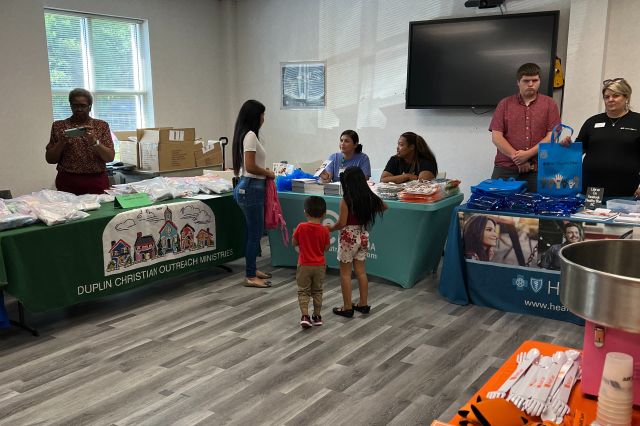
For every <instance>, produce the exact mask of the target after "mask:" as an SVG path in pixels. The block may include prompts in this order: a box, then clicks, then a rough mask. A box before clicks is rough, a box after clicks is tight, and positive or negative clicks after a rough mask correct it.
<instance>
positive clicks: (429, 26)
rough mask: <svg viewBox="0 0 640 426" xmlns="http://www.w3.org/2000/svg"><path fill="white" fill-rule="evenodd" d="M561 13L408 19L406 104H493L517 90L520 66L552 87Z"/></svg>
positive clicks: (547, 88) (542, 90) (543, 88)
mask: <svg viewBox="0 0 640 426" xmlns="http://www.w3.org/2000/svg"><path fill="white" fill-rule="evenodd" d="M558 16H559V13H558V11H550V12H538V13H521V14H513V15H495V16H483V17H478V18H459V19H439V20H432V21H420V22H410V23H409V61H408V68H407V91H406V108H446V107H493V106H496V105H497V104H498V102H499V101H500V99H502V98H504V97H505V96H509V95H512V94H514V93H516V92H517V90H518V89H517V86H516V72H517V70H518V67H520V65H522V64H524V63H527V62H534V63H536V64H538V65H540V68H541V73H540V79H541V84H540V93H544V94H548V95H551V93H552V91H553V72H554V69H553V68H554V67H553V65H554V60H555V57H556V42H557V33H558Z"/></svg>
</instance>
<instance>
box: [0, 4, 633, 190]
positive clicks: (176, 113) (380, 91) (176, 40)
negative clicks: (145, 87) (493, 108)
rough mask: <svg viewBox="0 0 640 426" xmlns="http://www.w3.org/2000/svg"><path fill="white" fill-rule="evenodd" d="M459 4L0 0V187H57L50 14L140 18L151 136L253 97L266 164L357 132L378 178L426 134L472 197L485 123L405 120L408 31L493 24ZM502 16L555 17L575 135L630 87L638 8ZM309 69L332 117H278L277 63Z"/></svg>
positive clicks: (483, 172)
mask: <svg viewBox="0 0 640 426" xmlns="http://www.w3.org/2000/svg"><path fill="white" fill-rule="evenodd" d="M463 3H464V2H463V1H462V0H460V1H450V0H439V1H436V0H434V1H425V0H348V1H347V0H190V1H188V2H178V1H174V0H136V1H129V0H111V1H108V2H107V1H98V0H1V1H0V40H1V41H2V42H1V43H0V57H1V58H2V59H3V65H2V73H0V89H1V90H2V93H3V95H4V96H3V101H4V102H2V103H1V104H0V126H1V128H2V130H3V131H2V133H1V134H0V147H1V151H0V152H1V153H2V155H0V189H4V188H8V189H11V190H12V191H13V192H14V194H23V193H27V192H30V191H33V190H37V189H40V188H43V187H52V184H53V178H54V176H55V167H54V166H51V165H48V164H46V162H45V161H44V146H45V145H46V143H47V142H48V138H49V130H50V125H51V120H52V112H51V92H50V88H49V75H48V68H47V67H48V65H47V51H46V42H45V35H44V18H43V7H44V6H48V7H56V8H61V9H71V10H78V11H85V12H93V13H104V14H111V15H117V16H126V17H133V18H140V19H146V20H148V24H149V37H150V40H149V42H150V49H151V61H152V69H153V75H152V78H153V97H154V106H155V119H156V124H157V125H175V126H191V127H195V128H196V130H197V133H198V136H202V137H204V138H217V137H218V136H222V135H227V136H229V137H230V136H231V135H232V130H233V121H234V119H235V115H236V113H237V111H238V108H239V106H240V105H241V103H242V102H243V101H244V100H246V99H249V98H256V99H259V100H261V101H262V102H264V103H265V104H266V105H267V108H268V109H267V121H266V123H265V126H264V128H263V134H264V136H265V137H266V139H267V144H268V156H269V158H268V161H269V162H272V161H276V160H283V159H286V160H289V161H294V162H295V161H298V162H307V161H310V160H313V159H320V158H325V157H326V156H327V155H328V154H329V153H330V152H333V151H335V150H337V141H338V135H339V134H340V132H341V131H342V130H344V129H347V128H354V129H356V130H357V131H358V132H359V133H360V135H361V139H362V142H363V144H364V147H365V151H366V152H367V153H368V154H369V156H370V157H371V159H372V164H373V167H383V166H384V164H385V162H386V161H387V159H388V158H389V156H391V155H392V154H393V153H394V150H395V144H396V141H397V138H398V135H399V134H400V133H402V132H404V131H408V130H411V131H415V132H418V133H420V134H423V135H424V136H426V139H427V141H428V143H429V145H430V146H431V147H432V149H433V150H434V152H435V153H436V156H437V158H438V162H439V165H440V168H441V169H442V170H445V171H447V173H448V176H450V177H458V178H461V179H462V180H463V189H464V190H465V192H467V193H468V186H469V185H472V184H475V183H476V182H479V181H480V180H482V179H484V178H486V177H487V176H488V175H489V173H490V171H491V168H492V164H493V155H494V152H495V150H494V148H493V145H492V144H491V142H490V139H489V132H488V131H487V127H488V124H489V120H490V118H491V117H490V116H491V113H489V114H486V115H481V116H476V115H473V114H471V113H470V112H469V111H465V110H405V109H404V86H405V74H406V62H407V41H408V35H407V31H408V22H409V21H412V20H423V19H436V18H443V17H464V16H476V15H487V14H495V13H499V11H498V9H486V10H479V9H467V8H465V7H464V6H463ZM507 10H508V13H519V12H533V11H542V10H560V29H559V41H558V54H559V56H560V57H561V58H562V59H563V64H564V65H565V67H566V81H567V82H566V88H565V97H564V108H563V120H564V121H565V122H567V123H568V124H570V125H573V126H575V127H576V128H579V127H580V125H581V124H582V122H583V121H584V120H585V119H586V118H587V117H589V116H590V115H593V114H595V113H597V112H599V111H601V110H602V102H601V100H600V91H599V89H600V82H601V81H602V80H603V79H604V78H608V77H618V76H624V77H627V78H628V79H629V81H630V82H631V84H632V86H633V85H635V86H636V87H639V86H638V85H640V66H639V65H640V64H639V62H640V56H639V55H637V53H638V52H637V51H638V48H637V43H636V40H638V38H639V36H640V27H639V26H638V25H637V22H638V21H640V2H637V1H636V0H507ZM569 11H571V13H570V14H569ZM567 40H568V41H567ZM316 59H322V60H326V61H327V64H328V76H327V79H328V87H327V102H328V107H327V108H326V109H325V110H323V111H319V112H318V111H282V110H280V108H279V105H280V98H279V95H280V83H279V81H280V80H279V64H280V62H283V61H292V60H316ZM473 77H474V76H473V75H472V74H470V75H469V80H468V81H465V82H461V84H464V85H467V86H468V87H469V90H473V87H474V85H477V84H482V82H481V81H476V80H475V79H474V78H473ZM514 91H515V83H514ZM576 130H577V129H576ZM228 153H230V150H228ZM228 158H229V156H228ZM227 164H230V159H229V160H228V161H227Z"/></svg>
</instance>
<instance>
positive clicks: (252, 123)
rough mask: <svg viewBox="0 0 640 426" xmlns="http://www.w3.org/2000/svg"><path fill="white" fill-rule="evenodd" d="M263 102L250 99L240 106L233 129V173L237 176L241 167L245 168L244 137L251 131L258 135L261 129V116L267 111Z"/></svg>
mask: <svg viewBox="0 0 640 426" xmlns="http://www.w3.org/2000/svg"><path fill="white" fill-rule="evenodd" d="M265 109H266V108H265V107H264V105H262V103H260V102H258V101H256V100H253V99H249V100H248V101H246V102H245V103H244V104H242V107H241V108H240V112H238V118H237V119H236V127H235V129H234V130H233V145H232V150H233V173H234V174H235V175H236V176H237V175H238V174H239V173H240V169H241V168H243V162H244V137H245V136H246V135H247V133H249V132H253V133H255V134H256V136H258V132H259V131H260V116H261V115H262V114H263V113H264V111H265Z"/></svg>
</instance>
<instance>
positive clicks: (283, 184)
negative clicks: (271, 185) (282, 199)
mask: <svg viewBox="0 0 640 426" xmlns="http://www.w3.org/2000/svg"><path fill="white" fill-rule="evenodd" d="M314 177H315V176H313V175H312V174H309V173H305V172H303V171H302V169H295V170H294V171H293V173H290V174H288V175H284V176H278V177H276V187H277V188H278V191H291V179H313V178H314Z"/></svg>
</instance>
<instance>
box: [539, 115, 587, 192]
mask: <svg viewBox="0 0 640 426" xmlns="http://www.w3.org/2000/svg"><path fill="white" fill-rule="evenodd" d="M562 129H568V130H569V131H570V132H571V135H573V129H572V128H571V127H569V126H565V125H564V124H559V125H558V126H557V127H556V128H555V129H553V132H552V133H551V142H549V143H540V144H538V193H539V194H542V195H551V196H554V197H564V196H572V195H576V194H578V193H579V192H580V190H581V189H582V142H572V143H571V144H570V145H569V146H562V145H560V144H559V143H558V142H559V139H560V133H562Z"/></svg>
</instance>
